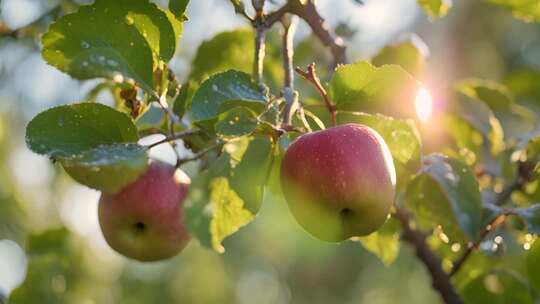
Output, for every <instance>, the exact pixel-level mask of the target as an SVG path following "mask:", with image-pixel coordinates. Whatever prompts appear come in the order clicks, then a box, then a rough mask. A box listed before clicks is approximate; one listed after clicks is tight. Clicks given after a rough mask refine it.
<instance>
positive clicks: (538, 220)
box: [515, 204, 540, 235]
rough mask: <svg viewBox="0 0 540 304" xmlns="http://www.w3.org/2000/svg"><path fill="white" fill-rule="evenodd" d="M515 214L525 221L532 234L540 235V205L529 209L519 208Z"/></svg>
mask: <svg viewBox="0 0 540 304" xmlns="http://www.w3.org/2000/svg"><path fill="white" fill-rule="evenodd" d="M515 213H516V214H517V215H518V216H520V217H521V218H522V219H523V220H524V221H525V223H526V224H527V230H528V231H529V232H530V233H532V234H537V235H540V204H535V205H533V206H531V207H529V208H517V209H515Z"/></svg>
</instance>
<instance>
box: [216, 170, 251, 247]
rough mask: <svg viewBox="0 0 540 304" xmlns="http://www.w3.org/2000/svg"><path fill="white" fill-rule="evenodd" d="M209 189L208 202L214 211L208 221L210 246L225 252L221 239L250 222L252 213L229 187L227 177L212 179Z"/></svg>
mask: <svg viewBox="0 0 540 304" xmlns="http://www.w3.org/2000/svg"><path fill="white" fill-rule="evenodd" d="M209 190H210V204H211V206H212V209H213V212H214V214H213V218H212V221H211V222H210V232H211V233H212V247H213V248H214V249H215V250H216V251H218V252H225V248H223V246H221V242H222V241H223V239H225V238H226V237H227V236H229V235H231V234H233V233H235V232H236V231H238V229H240V227H242V226H244V225H246V224H247V223H249V222H251V220H252V219H253V217H254V215H253V214H252V213H251V212H249V211H248V210H247V209H245V208H244V202H243V201H242V199H241V198H240V197H239V196H238V194H236V192H234V190H232V189H231V187H230V185H229V180H228V179H227V178H225V177H217V178H214V179H212V180H211V181H210V187H209Z"/></svg>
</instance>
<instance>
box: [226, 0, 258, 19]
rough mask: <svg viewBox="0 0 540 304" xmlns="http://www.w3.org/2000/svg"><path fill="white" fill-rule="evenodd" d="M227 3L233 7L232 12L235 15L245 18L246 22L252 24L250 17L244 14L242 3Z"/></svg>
mask: <svg viewBox="0 0 540 304" xmlns="http://www.w3.org/2000/svg"><path fill="white" fill-rule="evenodd" d="M229 2H230V3H231V4H232V6H233V7H234V11H235V12H236V13H237V14H240V15H242V16H243V17H244V18H246V19H247V20H249V21H250V22H253V18H251V17H250V16H249V15H248V14H247V13H246V8H245V7H244V3H243V2H242V1H234V0H229Z"/></svg>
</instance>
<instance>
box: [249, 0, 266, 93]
mask: <svg viewBox="0 0 540 304" xmlns="http://www.w3.org/2000/svg"><path fill="white" fill-rule="evenodd" d="M264 2H265V1H264V0H252V1H251V3H252V5H253V8H254V9H255V18H254V19H253V22H252V25H253V27H254V28H255V60H254V62H253V78H254V79H255V82H256V83H257V84H258V85H259V86H261V87H262V86H263V74H264V57H265V56H266V32H267V31H268V27H266V26H265V24H264V18H265V17H264V12H263V7H264Z"/></svg>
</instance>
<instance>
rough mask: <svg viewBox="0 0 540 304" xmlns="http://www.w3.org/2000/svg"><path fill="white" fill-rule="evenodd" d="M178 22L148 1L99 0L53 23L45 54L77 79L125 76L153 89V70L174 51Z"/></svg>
mask: <svg viewBox="0 0 540 304" xmlns="http://www.w3.org/2000/svg"><path fill="white" fill-rule="evenodd" d="M179 26H180V25H179V24H172V23H171V21H170V19H169V18H168V16H167V14H166V13H165V12H163V11H162V10H160V9H159V8H158V7H157V6H156V5H154V4H151V3H149V2H148V0H138V1H132V0H117V1H109V0H97V1H96V2H95V3H94V4H93V5H90V6H82V7H81V8H80V9H79V11H78V12H76V13H73V14H69V15H66V16H64V17H61V18H60V19H58V20H57V21H56V22H55V23H54V24H53V25H51V27H50V28H49V31H48V32H47V33H46V34H45V35H44V36H43V57H44V58H45V60H46V61H47V62H48V63H49V64H51V65H53V66H54V67H56V68H58V69H59V70H61V71H63V72H66V73H68V74H70V75H71V76H72V77H74V78H77V79H83V80H84V79H91V78H97V77H108V78H111V77H114V76H115V75H117V74H121V75H123V76H125V77H128V78H133V79H134V80H135V81H137V82H139V83H140V84H141V85H142V86H143V87H144V88H145V89H146V90H151V89H152V87H153V85H152V84H153V74H152V71H153V68H154V67H155V66H156V65H157V63H158V61H159V60H163V61H165V62H167V61H169V60H170V59H171V58H172V56H173V55H174V53H175V50H176V44H177V41H178V39H179V37H178V31H179Z"/></svg>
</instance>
